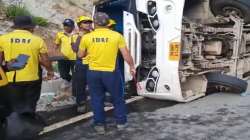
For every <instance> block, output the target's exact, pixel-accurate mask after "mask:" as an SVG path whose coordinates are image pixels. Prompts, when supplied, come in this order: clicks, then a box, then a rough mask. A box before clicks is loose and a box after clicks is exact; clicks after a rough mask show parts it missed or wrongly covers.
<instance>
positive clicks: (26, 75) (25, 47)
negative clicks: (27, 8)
mask: <svg viewBox="0 0 250 140" xmlns="http://www.w3.org/2000/svg"><path fill="white" fill-rule="evenodd" d="M13 28H14V29H15V30H14V31H13V32H10V33H7V34H5V35H2V36H1V37H0V42H1V44H0V51H1V52H3V54H4V60H5V61H7V62H9V61H13V60H15V59H16V58H17V57H18V56H19V55H21V54H23V55H26V56H28V57H29V58H28V60H27V62H26V65H25V67H24V68H22V69H19V70H14V71H9V72H7V73H6V76H7V79H8V82H9V84H8V88H7V90H8V93H11V94H9V95H8V96H9V97H8V98H9V100H10V105H11V108H12V111H13V112H17V113H18V114H24V113H26V114H35V110H36V104H37V101H38V99H39V97H40V91H41V82H40V80H39V67H40V66H39V65H40V63H41V64H42V65H43V66H44V67H45V68H46V70H47V79H51V78H52V77H53V76H54V72H53V69H52V65H51V62H50V61H49V60H48V54H47V47H46V44H45V42H44V40H43V39H42V38H40V37H38V36H35V35H33V34H32V33H33V31H34V28H35V24H34V23H33V22H32V18H31V17H30V16H17V17H16V18H15V19H14V26H13ZM1 60H3V58H1ZM39 60H40V62H39Z"/></svg>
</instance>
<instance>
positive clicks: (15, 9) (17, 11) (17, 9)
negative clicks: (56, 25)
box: [6, 5, 49, 26]
mask: <svg viewBox="0 0 250 140" xmlns="http://www.w3.org/2000/svg"><path fill="white" fill-rule="evenodd" d="M16 16H32V15H31V13H30V12H29V11H28V10H27V9H26V8H25V7H24V6H21V5H10V6H8V7H7V9H6V17H8V18H10V19H14V18H15V17H16ZM32 18H33V22H34V23H35V24H36V25H39V26H47V25H48V24H49V23H48V20H47V19H45V18H43V17H36V16H32Z"/></svg>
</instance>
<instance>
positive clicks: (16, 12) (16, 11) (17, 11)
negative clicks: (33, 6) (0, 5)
mask: <svg viewBox="0 0 250 140" xmlns="http://www.w3.org/2000/svg"><path fill="white" fill-rule="evenodd" d="M30 15H31V14H30V12H29V11H28V10H27V9H26V8H25V7H22V6H17V5H10V6H8V7H7V9H6V16H7V17H8V18H11V19H13V18H15V17H16V16H30Z"/></svg>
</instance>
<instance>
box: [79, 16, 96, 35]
mask: <svg viewBox="0 0 250 140" xmlns="http://www.w3.org/2000/svg"><path fill="white" fill-rule="evenodd" d="M76 22H77V25H78V28H79V29H80V30H81V31H87V32H90V31H91V30H92V23H93V20H92V19H91V18H90V17H87V16H80V17H78V18H77V20H76Z"/></svg>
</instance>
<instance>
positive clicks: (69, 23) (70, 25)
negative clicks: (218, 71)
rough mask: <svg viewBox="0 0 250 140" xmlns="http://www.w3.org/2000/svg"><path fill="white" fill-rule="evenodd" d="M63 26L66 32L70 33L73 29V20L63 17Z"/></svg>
mask: <svg viewBox="0 0 250 140" xmlns="http://www.w3.org/2000/svg"><path fill="white" fill-rule="evenodd" d="M63 28H64V31H65V32H66V33H72V31H73V30H74V29H75V22H74V21H73V20H72V19H65V20H64V21H63Z"/></svg>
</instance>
